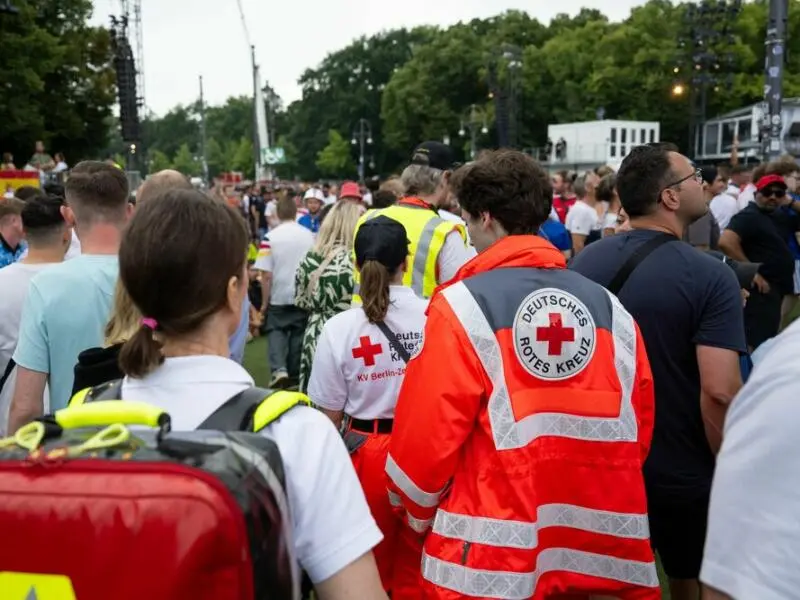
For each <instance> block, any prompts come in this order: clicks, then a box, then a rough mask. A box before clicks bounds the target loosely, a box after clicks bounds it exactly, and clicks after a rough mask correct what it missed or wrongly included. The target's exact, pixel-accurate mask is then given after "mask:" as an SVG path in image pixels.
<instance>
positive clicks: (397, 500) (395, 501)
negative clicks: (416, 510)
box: [386, 490, 403, 507]
mask: <svg viewBox="0 0 800 600" xmlns="http://www.w3.org/2000/svg"><path fill="white" fill-rule="evenodd" d="M386 491H387V492H389V504H391V505H392V506H395V507H397V506H403V499H402V498H401V497H400V494H395V493H394V492H393V491H392V490H386Z"/></svg>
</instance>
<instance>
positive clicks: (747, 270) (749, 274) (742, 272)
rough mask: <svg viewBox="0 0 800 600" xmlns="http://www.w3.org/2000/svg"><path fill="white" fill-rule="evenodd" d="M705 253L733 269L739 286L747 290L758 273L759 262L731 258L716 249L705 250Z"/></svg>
mask: <svg viewBox="0 0 800 600" xmlns="http://www.w3.org/2000/svg"><path fill="white" fill-rule="evenodd" d="M706 254H708V255H709V256H712V257H714V258H716V259H717V260H721V261H722V262H724V263H725V264H726V265H728V266H729V267H730V268H731V269H733V272H734V273H735V274H736V279H737V280H738V281H739V287H740V288H742V289H745V290H749V289H750V288H751V287H753V280H754V279H755V277H756V274H757V273H758V269H759V267H760V266H761V263H752V262H741V261H738V260H733V259H732V258H728V257H727V256H725V255H724V254H723V253H722V252H718V251H716V250H707V251H706Z"/></svg>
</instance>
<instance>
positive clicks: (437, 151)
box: [411, 142, 461, 171]
mask: <svg viewBox="0 0 800 600" xmlns="http://www.w3.org/2000/svg"><path fill="white" fill-rule="evenodd" d="M411 164H412V165H425V166H426V167H431V168H432V169H439V170H440V171H451V170H453V169H455V168H457V167H460V166H461V163H458V162H456V155H455V153H454V152H453V149H452V148H451V147H450V146H448V145H447V144H443V143H442V142H422V143H421V144H420V145H419V146H417V147H416V148H414V154H413V155H412V156H411Z"/></svg>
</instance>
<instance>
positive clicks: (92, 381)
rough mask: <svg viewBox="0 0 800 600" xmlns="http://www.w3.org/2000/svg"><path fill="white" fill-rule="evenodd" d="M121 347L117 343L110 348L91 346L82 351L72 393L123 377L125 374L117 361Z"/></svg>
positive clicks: (76, 366) (76, 367)
mask: <svg viewBox="0 0 800 600" xmlns="http://www.w3.org/2000/svg"><path fill="white" fill-rule="evenodd" d="M121 348H122V344H116V345H114V346H109V347H108V348H89V349H88V350H84V351H83V352H81V353H80V354H79V355H78V364H77V365H75V382H74V383H73V384H72V394H73V395H74V394H77V393H78V392H79V391H81V390H83V389H86V388H87V387H94V386H96V385H100V384H102V383H106V382H107V381H113V380H115V379H122V378H123V377H124V374H123V372H122V371H121V370H120V368H119V363H118V362H117V361H118V359H119V351H120V349H121Z"/></svg>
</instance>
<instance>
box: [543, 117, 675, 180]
mask: <svg viewBox="0 0 800 600" xmlns="http://www.w3.org/2000/svg"><path fill="white" fill-rule="evenodd" d="M547 137H548V138H549V140H550V142H551V143H552V144H553V151H552V152H551V154H550V155H549V156H548V157H547V160H546V161H545V164H546V165H547V166H548V167H549V168H550V169H552V170H557V169H559V168H564V169H572V170H575V171H578V170H583V169H593V168H595V167H599V166H601V165H611V166H614V167H616V166H618V165H619V163H621V162H622V159H623V158H625V157H626V156H627V155H628V153H629V152H630V151H631V148H634V147H635V146H639V145H641V144H647V143H651V142H660V141H661V124H660V123H658V122H657V121H617V120H610V119H606V120H603V121H586V122H584V123H561V124H559V125H548V126H547ZM559 140H563V141H565V142H566V149H565V152H564V153H563V155H562V156H558V155H557V152H556V148H557V146H558V142H559Z"/></svg>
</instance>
